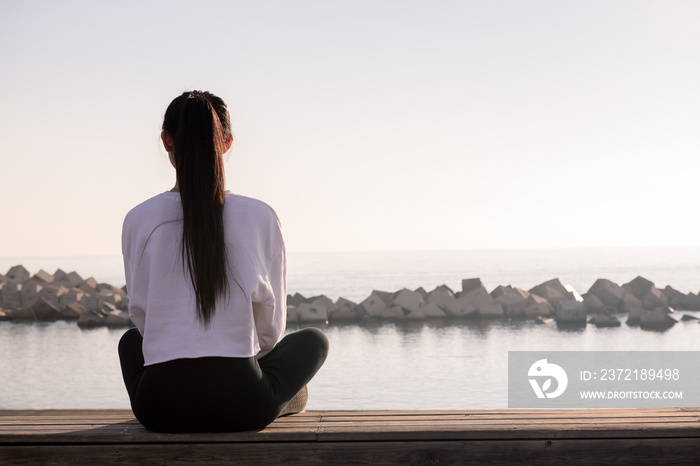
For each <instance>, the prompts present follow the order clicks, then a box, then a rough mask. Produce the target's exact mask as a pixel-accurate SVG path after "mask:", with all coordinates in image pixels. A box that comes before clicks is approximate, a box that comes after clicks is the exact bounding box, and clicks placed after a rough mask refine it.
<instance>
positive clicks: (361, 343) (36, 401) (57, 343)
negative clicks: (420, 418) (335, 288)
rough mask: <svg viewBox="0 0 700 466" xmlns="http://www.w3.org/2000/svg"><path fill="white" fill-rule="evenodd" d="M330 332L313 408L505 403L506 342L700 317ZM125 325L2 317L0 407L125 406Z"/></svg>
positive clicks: (693, 327) (638, 343)
mask: <svg viewBox="0 0 700 466" xmlns="http://www.w3.org/2000/svg"><path fill="white" fill-rule="evenodd" d="M289 330H294V329H293V328H292V329H289ZM324 331H325V332H326V335H328V338H329V340H330V343H331V352H330V355H329V357H328V360H327V362H326V364H325V365H324V366H323V368H322V369H321V371H320V372H319V373H318V375H317V376H316V378H315V379H314V380H313V381H312V382H311V384H310V385H309V390H310V399H309V405H308V408H309V409H503V408H506V407H507V404H508V402H507V395H508V393H507V368H508V364H507V362H508V351H509V350H511V351H514V350H614V351H618V350H660V351H689V350H694V351H697V350H700V324H698V323H696V322H687V323H686V322H681V323H679V324H677V325H676V326H675V327H673V328H672V329H670V330H668V331H666V332H663V333H659V332H649V331H643V330H640V329H639V328H630V327H627V326H625V325H623V326H622V327H621V328H617V329H597V328H595V327H592V326H588V327H587V328H586V329H585V330H581V331H562V330H558V329H557V327H556V325H536V324H534V323H533V322H527V321H497V322H488V323H487V322H483V323H478V322H458V323H454V322H453V323H451V324H445V323H443V322H425V323H412V324H391V323H383V324H380V323H377V324H376V325H363V326H356V325H348V326H331V327H325V328H324ZM122 332H123V331H122V330H108V329H105V328H101V329H95V330H81V329H79V328H78V327H77V326H76V325H75V324H72V323H64V322H58V323H52V324H34V325H28V324H26V325H25V324H12V323H7V322H0V355H1V357H0V380H2V386H3V395H2V397H0V409H23V408H36V409H38V408H128V407H129V402H128V398H127V395H126V391H125V390H124V388H123V384H122V381H121V376H120V372H119V361H118V358H117V354H116V347H117V342H118V340H119V337H120V336H121V334H122Z"/></svg>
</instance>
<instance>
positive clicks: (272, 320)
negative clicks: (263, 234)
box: [253, 246, 287, 359]
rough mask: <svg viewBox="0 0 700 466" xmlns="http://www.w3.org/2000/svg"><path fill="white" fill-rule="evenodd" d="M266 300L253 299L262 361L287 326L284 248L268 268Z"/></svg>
mask: <svg viewBox="0 0 700 466" xmlns="http://www.w3.org/2000/svg"><path fill="white" fill-rule="evenodd" d="M266 278H267V280H265V283H264V288H265V291H266V292H265V293H264V295H265V299H264V300H262V301H259V302H258V301H256V300H255V299H253V317H254V319H255V328H256V331H257V334H258V343H259V345H260V351H259V352H258V354H257V355H256V356H255V357H256V358H258V359H260V358H261V357H263V356H265V355H266V354H267V353H269V352H270V351H271V350H272V348H274V347H275V345H276V344H277V342H278V341H279V339H280V338H281V337H282V334H283V333H284V329H285V327H286V324H287V258H286V251H285V248H284V246H282V248H281V249H280V251H279V253H278V254H277V255H276V257H275V258H274V260H273V261H272V263H271V264H270V266H269V268H268V274H267V277H266Z"/></svg>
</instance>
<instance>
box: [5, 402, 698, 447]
mask: <svg viewBox="0 0 700 466" xmlns="http://www.w3.org/2000/svg"><path fill="white" fill-rule="evenodd" d="M577 413H578V411H556V412H547V411H540V412H533V411H529V412H527V413H523V412H515V413H511V412H509V411H503V412H498V413H493V412H478V414H477V415H471V414H470V415H463V414H455V413H454V412H441V413H437V412H435V413H433V414H432V415H424V414H423V413H422V412H403V413H399V414H398V415H397V413H396V412H363V413H362V414H361V415H360V416H353V417H350V418H348V417H347V416H346V415H347V412H343V415H342V416H339V415H337V413H336V412H326V411H322V412H312V413H305V414H300V415H295V416H288V417H284V418H281V419H279V420H277V421H275V422H274V423H272V424H271V425H270V426H268V427H267V428H265V429H263V430H261V431H259V432H240V433H223V434H216V433H197V434H161V433H157V432H149V431H147V430H146V429H144V428H143V427H142V426H141V425H140V424H139V423H138V422H137V421H136V420H135V419H133V417H131V418H130V417H129V416H128V415H119V416H115V417H113V420H114V421H115V422H112V423H110V421H109V420H105V419H103V418H102V417H101V416H99V415H95V416H90V415H89V413H80V415H79V416H77V418H78V419H76V418H72V417H71V416H69V415H67V414H66V413H63V414H62V415H60V416H29V417H22V416H5V417H3V418H2V419H3V422H0V445H2V444H16V445H19V444H40V443H63V444H75V443H105V444H110V443H112V444H115V443H138V444H145V443H155V442H158V443H182V442H212V443H236V442H239V443H240V442H282V441H285V442H286V441H294V442H298V441H316V442H337V441H356V442H361V441H420V440H474V439H491V440H497V439H500V440H505V439H513V440H517V439H541V440H543V439H544V440H546V439H557V438H571V439H583V438H603V437H608V438H609V437H619V438H662V437H664V438H671V437H687V438H689V437H696V438H697V437H700V413H697V411H695V412H689V411H685V410H676V409H671V410H615V412H611V410H587V411H586V416H585V417H579V418H577V417H575V414H577ZM511 414H512V415H511ZM537 414H539V416H537ZM524 415H527V417H522V416H524ZM91 418H92V419H91ZM123 419H127V420H123Z"/></svg>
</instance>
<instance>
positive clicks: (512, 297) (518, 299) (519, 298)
mask: <svg viewBox="0 0 700 466" xmlns="http://www.w3.org/2000/svg"><path fill="white" fill-rule="evenodd" d="M496 301H498V302H499V303H500V304H501V306H502V307H503V313H504V314H505V316H506V317H525V308H526V307H527V297H525V296H523V295H521V294H520V293H518V292H517V291H515V290H514V289H511V290H510V291H509V292H508V293H506V294H502V295H500V296H498V297H497V298H496Z"/></svg>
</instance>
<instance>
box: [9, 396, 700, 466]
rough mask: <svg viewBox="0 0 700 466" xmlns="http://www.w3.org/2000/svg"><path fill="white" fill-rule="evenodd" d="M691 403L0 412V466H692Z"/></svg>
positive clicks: (697, 413)
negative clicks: (193, 422) (222, 413)
mask: <svg viewBox="0 0 700 466" xmlns="http://www.w3.org/2000/svg"><path fill="white" fill-rule="evenodd" d="M699 458H700V408H692V409H691V408H674V409H635V410H621V409H617V410H552V411H549V410H548V411H539V410H506V411H312V412H307V413H304V414H297V415H294V416H288V417H284V418H281V419H278V420H277V421H275V422H274V423H272V424H271V425H270V426H268V427H267V428H265V429H263V430H261V431H258V432H242V433H230V434H159V433H155V432H149V431H147V430H145V429H144V428H143V427H141V425H140V424H139V423H138V422H137V421H136V420H135V419H134V417H133V415H132V414H131V412H130V411H104V410H101V411H58V410H57V411H0V464H3V465H4V464H52V465H63V464H66V465H74V464H106V463H107V464H111V463H121V464H179V463H189V464H193V463H204V464H223V463H225V464H250V465H258V464H260V465H268V464H279V463H285V464H324V465H332V464H402V465H422V464H426V465H445V464H509V463H511V464H533V463H534V464H552V465H555V464H556V465H562V464H565V465H567V466H568V465H573V464H615V465H626V464H635V465H637V464H674V465H678V464H689V465H690V464H692V465H695V464H698V461H700V459H699Z"/></svg>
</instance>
